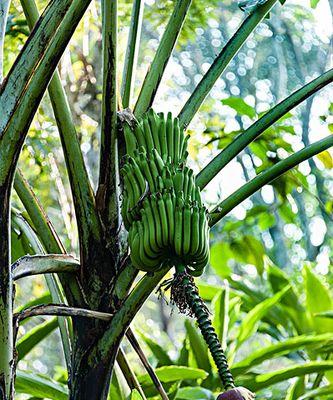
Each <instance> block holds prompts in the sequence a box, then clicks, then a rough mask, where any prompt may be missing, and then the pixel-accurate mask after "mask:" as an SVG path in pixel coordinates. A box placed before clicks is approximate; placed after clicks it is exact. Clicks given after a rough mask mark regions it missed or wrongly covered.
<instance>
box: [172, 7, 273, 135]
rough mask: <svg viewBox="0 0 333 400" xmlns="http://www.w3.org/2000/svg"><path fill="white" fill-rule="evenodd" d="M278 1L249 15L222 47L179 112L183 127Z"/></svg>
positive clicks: (190, 119) (180, 123)
mask: <svg viewBox="0 0 333 400" xmlns="http://www.w3.org/2000/svg"><path fill="white" fill-rule="evenodd" d="M276 2H277V0H268V1H266V2H265V3H264V4H263V5H261V6H259V7H258V8H257V9H256V10H255V11H254V12H253V13H252V14H251V15H250V16H248V17H247V18H246V20H245V21H244V22H243V23H242V25H241V26H240V28H239V29H238V30H237V32H236V33H235V34H234V36H233V37H232V38H231V39H230V40H229V41H228V43H227V44H226V46H225V47H224V48H223V49H222V51H221V52H220V54H219V55H218V56H217V57H216V59H215V60H214V62H213V64H212V65H211V67H210V68H209V70H208V71H207V73H206V74H205V75H204V77H203V78H202V79H201V81H200V82H199V84H198V86H197V87H196V88H195V90H194V92H193V93H192V94H191V96H190V98H189V99H188V100H187V102H186V103H185V105H184V107H183V108H182V110H181V112H180V113H179V125H180V126H181V127H182V128H186V127H187V126H188V125H189V123H190V122H191V121H192V119H193V117H194V116H195V114H196V112H197V111H198V110H199V108H200V106H201V105H202V103H203V102H204V100H205V98H206V97H207V95H208V94H209V92H210V91H211V89H212V87H213V86H214V84H215V82H216V81H217V79H218V78H219V77H220V76H221V74H222V73H223V71H224V70H225V69H226V68H227V66H228V65H229V63H230V61H231V60H232V59H233V57H234V56H235V55H236V54H237V52H238V51H239V49H240V48H241V47H242V46H243V44H244V43H245V41H246V39H247V38H248V37H249V35H250V34H251V33H252V32H253V31H254V29H255V28H256V26H257V25H258V24H259V22H260V21H262V19H263V18H264V17H265V15H266V14H267V13H268V12H269V11H270V9H271V8H272V7H273V5H274V4H275V3H276Z"/></svg>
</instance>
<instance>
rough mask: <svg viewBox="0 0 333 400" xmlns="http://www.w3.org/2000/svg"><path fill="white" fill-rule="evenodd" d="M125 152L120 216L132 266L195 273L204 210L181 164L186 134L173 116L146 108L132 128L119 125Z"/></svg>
mask: <svg viewBox="0 0 333 400" xmlns="http://www.w3.org/2000/svg"><path fill="white" fill-rule="evenodd" d="M123 131H124V138H125V142H126V152H127V154H126V156H125V157H124V160H123V165H122V167H121V174H122V178H123V186H124V191H123V202H122V217H123V221H124V224H125V228H126V229H127V230H128V232H129V236H128V240H129V245H130V249H131V260H132V262H133V265H134V266H135V267H136V268H138V269H140V270H142V271H148V272H153V271H156V270H158V269H159V268H160V267H161V266H162V265H163V264H164V263H169V264H171V265H174V264H177V263H178V262H182V263H184V264H185V265H187V269H188V272H189V273H190V274H192V275H194V276H198V275H200V274H201V273H202V272H203V270H204V268H205V266H206V265H207V263H208V260H209V226H208V218H207V210H206V208H205V207H204V206H203V205H202V202H201V195H200V190H199V188H198V187H197V185H196V183H195V177H194V175H193V171H192V170H191V169H190V168H188V167H187V166H186V159H187V156H188V152H187V141H188V138H189V136H188V135H187V136H186V137H185V136H184V132H183V131H182V130H180V128H179V121H178V118H173V117H172V114H171V113H168V114H167V116H166V118H165V117H164V114H163V113H159V114H156V113H155V112H154V111H153V110H149V111H148V112H147V113H146V114H145V115H143V117H142V118H141V119H140V120H139V121H137V122H136V124H135V126H134V127H130V126H129V125H128V124H127V123H125V124H124V126H123Z"/></svg>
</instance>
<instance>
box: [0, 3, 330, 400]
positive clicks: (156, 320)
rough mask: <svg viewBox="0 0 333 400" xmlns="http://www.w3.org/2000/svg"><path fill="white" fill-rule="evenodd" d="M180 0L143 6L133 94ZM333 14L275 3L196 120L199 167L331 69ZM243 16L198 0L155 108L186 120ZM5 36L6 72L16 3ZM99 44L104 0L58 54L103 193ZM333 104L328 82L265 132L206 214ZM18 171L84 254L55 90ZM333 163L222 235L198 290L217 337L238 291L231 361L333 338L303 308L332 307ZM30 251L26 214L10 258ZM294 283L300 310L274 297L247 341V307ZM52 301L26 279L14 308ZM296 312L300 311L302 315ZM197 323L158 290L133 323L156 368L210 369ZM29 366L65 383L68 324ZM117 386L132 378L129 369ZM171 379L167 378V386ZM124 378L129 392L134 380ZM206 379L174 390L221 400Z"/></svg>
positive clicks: (326, 8)
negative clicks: (199, 348) (302, 337)
mask: <svg viewBox="0 0 333 400" xmlns="http://www.w3.org/2000/svg"><path fill="white" fill-rule="evenodd" d="M37 3H38V5H39V9H40V10H42V9H43V7H45V5H46V3H47V2H46V1H44V0H42V1H38V2H37ZM131 5H132V4H131V1H124V0H120V1H119V6H120V12H119V52H120V60H121V62H120V64H119V84H121V71H122V61H123V58H124V53H125V50H126V42H127V35H128V26H129V21H130V13H131ZM172 5H173V1H168V0H163V1H162V0H146V1H145V9H144V24H143V30H142V38H141V46H140V51H139V61H138V70H137V75H136V85H135V93H134V96H133V99H134V101H135V99H136V97H137V95H138V92H139V90H140V86H141V83H142V81H143V78H144V76H145V73H146V71H147V68H148V66H149V64H150V62H151V61H152V59H153V56H154V54H155V51H156V49H157V46H158V43H159V39H160V37H161V35H162V34H163V31H164V27H165V24H166V23H167V21H168V17H169V15H170V13H171V10H172ZM332 12H333V1H332V0H320V1H319V2H318V0H317V1H315V0H311V1H310V0H306V1H305V0H302V1H301V0H288V1H286V3H285V4H284V6H283V7H282V6H281V5H280V4H278V5H277V6H275V7H274V9H273V11H272V12H271V14H270V18H268V19H265V20H264V22H262V23H261V24H260V25H259V27H258V28H257V29H256V30H255V32H254V34H253V35H251V37H250V38H249V39H248V41H247V42H246V44H245V45H244V46H243V48H242V49H241V50H240V52H239V53H238V55H237V56H236V57H235V59H234V60H233V61H232V62H231V63H230V66H229V67H228V68H227V70H226V72H225V73H224V74H223V76H222V77H221V78H220V79H219V80H218V81H217V83H216V85H215V86H214V89H213V90H212V92H211V94H210V96H209V97H208V98H207V99H206V101H205V103H204V105H203V106H202V107H201V109H200V112H199V113H198V114H197V116H196V118H195V119H194V120H193V122H192V123H191V125H190V127H189V133H190V134H191V139H190V142H189V152H190V163H191V167H192V168H193V169H194V170H195V171H196V172H198V171H199V170H200V169H201V168H202V167H203V166H204V165H205V164H206V163H207V162H208V160H210V159H211V158H212V157H213V156H214V155H216V154H217V153H218V152H219V151H220V150H221V149H223V148H224V147H225V146H226V145H227V144H229V143H230V142H231V141H232V140H233V138H234V137H235V136H237V135H238V134H239V133H240V132H242V131H243V130H244V129H246V128H247V127H248V126H249V125H251V123H253V122H254V121H255V120H256V119H257V118H258V117H260V115H262V113H264V112H265V111H267V110H268V109H269V108H271V107H272V106H273V105H275V104H277V103H278V102H279V101H281V100H282V99H284V98H285V97H286V96H288V94H290V93H291V92H293V91H295V90H297V89H298V88H300V87H301V86H302V85H304V84H305V83H307V82H308V81H310V80H311V79H313V78H315V77H317V76H318V75H320V74H321V73H323V72H324V71H325V70H327V69H329V68H330V67H331V64H332V33H333V32H332V26H333V19H332ZM243 18H244V12H243V11H241V10H240V9H239V7H238V5H237V1H231V0H224V1H221V0H211V1H209V2H206V1H199V0H193V3H192V6H191V9H190V13H189V16H188V18H187V20H186V22H185V25H184V27H183V30H182V32H181V35H180V39H179V41H178V44H177V47H176V49H175V51H174V53H173V57H172V59H171V61H170V62H169V64H168V66H167V70H166V74H165V76H164V78H163V81H162V84H161V85H160V88H159V90H158V92H157V96H156V101H155V104H154V109H155V111H164V112H167V111H172V112H173V113H174V115H177V113H178V112H179V111H180V109H181V107H182V105H183V104H184V103H185V101H186V99H187V98H188V97H189V95H190V93H191V92H192V91H193V90H194V88H195V86H196V84H197V83H198V82H199V81H200V79H201V78H202V76H203V74H204V73H205V72H206V71H207V69H208V68H209V66H210V65H211V63H212V62H213V60H214V57H215V56H216V55H217V54H218V53H219V52H220V50H221V49H222V48H223V46H224V45H225V43H226V42H227V40H228V39H229V38H230V37H231V36H232V35H233V33H234V32H235V30H236V29H237V27H238V26H239V25H240V23H241V21H242V19H243ZM6 34H7V35H6V42H5V73H6V71H8V69H9V68H10V66H11V64H12V63H13V61H14V59H15V57H16V56H17V54H18V52H19V50H20V49H21V48H22V46H23V44H24V42H25V40H26V38H27V35H28V27H27V25H26V23H25V19H24V14H23V12H22V9H21V7H20V4H19V1H17V0H13V1H12V4H11V9H10V17H9V21H8V27H7V32H6ZM101 46H102V43H101V11H100V2H99V1H96V0H93V1H92V4H91V6H90V7H89V10H88V11H87V13H86V14H85V16H84V19H83V20H82V22H81V23H80V25H79V28H78V29H77V31H76V33H75V35H74V37H73V39H72V41H71V43H70V45H69V47H68V49H67V51H66V53H65V55H64V57H63V58H62V60H61V63H60V65H59V71H60V74H61V78H62V80H63V85H64V87H65V89H66V92H67V95H68V99H69V102H70V105H71V110H72V112H73V116H74V120H75V123H76V125H77V131H78V134H79V135H80V141H81V149H82V151H83V154H84V157H85V161H86V164H87V167H88V171H89V174H90V177H91V180H92V182H93V184H94V187H95V186H96V182H97V173H98V151H99V136H100V100H101V79H102V74H101V67H102V66H101ZM133 105H134V104H133ZM332 111H333V91H332V88H331V87H328V88H325V89H323V90H321V91H320V93H319V94H317V95H315V96H314V97H311V98H309V99H308V100H307V101H306V102H305V103H303V104H302V105H300V106H298V107H297V108H296V109H294V110H293V111H292V112H291V113H289V114H288V115H287V116H285V117H284V118H283V119H282V120H280V121H279V122H278V123H276V124H275V125H274V126H273V127H271V128H270V129H268V130H267V131H266V132H265V133H264V134H263V135H261V137H260V138H259V139H257V140H256V141H255V142H253V143H252V144H251V145H250V146H249V147H248V148H247V149H246V150H245V151H244V152H242V153H241V154H240V155H239V156H238V157H237V159H235V160H234V161H233V162H231V163H230V164H229V165H228V166H227V167H226V168H225V170H224V171H223V172H222V173H220V174H219V175H218V176H217V177H216V178H215V179H214V180H213V181H212V182H211V183H210V184H209V185H208V186H207V188H206V189H205V191H204V198H205V200H206V203H207V204H208V205H209V208H211V207H213V206H214V205H216V204H217V202H219V201H220V200H222V199H224V198H226V197H227V196H228V195H230V194H231V193H232V192H234V191H235V190H236V189H237V188H239V187H240V186H241V185H242V184H244V183H245V182H246V181H248V180H250V179H252V178H253V177H254V176H255V175H256V174H257V173H259V172H260V171H262V170H264V169H265V168H267V167H269V166H271V165H273V164H274V163H276V162H278V161H279V160H280V159H281V158H285V157H286V156H287V155H288V154H290V153H292V152H294V151H297V150H299V149H300V148H302V147H303V146H304V145H307V144H309V143H311V142H313V141H316V140H319V139H321V138H322V137H324V136H327V135H328V134H332V133H333V117H332V114H333V113H332ZM19 166H20V168H21V170H22V172H23V174H24V176H25V178H26V179H28V181H29V183H30V184H31V186H32V187H33V188H34V190H35V192H36V194H37V196H38V198H39V199H40V202H41V203H42V205H43V206H44V208H45V209H46V211H47V213H48V215H49V217H50V219H51V221H52V223H53V224H54V226H55V227H56V230H57V232H58V233H59V235H60V237H61V239H62V240H63V242H64V244H65V246H66V248H67V251H68V252H69V253H71V254H73V255H75V256H78V238H77V229H76V222H75V215H74V209H73V203H72V199H71V194H70V188H69V183H68V178H67V175H66V170H65V163H64V157H63V153H62V150H61V145H60V140H59V136H58V132H57V127H56V124H55V121H54V118H53V114H52V109H51V106H50V102H49V99H48V97H47V96H45V98H44V100H43V103H42V105H41V107H40V108H39V111H38V114H37V115H36V117H35V119H34V121H33V123H32V126H31V129H30V132H29V135H28V138H27V140H26V144H25V146H24V149H23V152H22V154H21V158H20V165H19ZM332 171H333V158H332V153H330V152H329V151H325V152H324V153H321V154H320V155H318V156H317V157H315V158H314V159H311V160H309V161H308V162H304V163H303V164H301V165H300V166H299V168H297V169H295V170H293V171H291V172H289V173H287V174H286V175H284V176H283V177H281V178H279V179H277V180H275V181H274V182H273V183H272V185H268V186H266V187H264V188H263V189H262V190H261V191H260V192H257V193H256V194H255V195H253V196H252V197H251V198H250V199H248V200H247V201H245V202H244V203H243V204H241V205H240V206H238V207H237V208H236V209H235V210H234V211H233V212H231V213H230V214H229V215H228V216H227V217H225V218H224V219H223V221H221V222H220V223H219V224H218V225H217V226H216V227H214V229H212V231H211V261H210V265H209V267H208V268H207V269H206V271H205V273H204V275H203V276H202V277H200V278H199V279H198V280H197V284H198V286H199V289H200V293H201V295H202V296H203V297H204V299H205V300H206V301H207V302H208V305H209V307H210V309H211V310H212V318H213V320H214V324H215V326H216V327H217V329H218V330H219V332H221V330H223V329H222V328H221V326H220V325H221V322H220V319H219V312H220V308H221V307H222V306H221V304H222V302H221V301H222V300H223V298H225V293H226V292H227V293H229V316H228V319H229V329H228V331H227V335H226V334H225V332H224V333H223V334H224V337H223V339H224V340H225V341H226V343H225V344H227V345H228V349H229V357H230V359H231V360H234V361H235V362H237V361H239V360H242V359H244V358H245V357H247V356H248V355H249V354H251V353H252V352H253V351H256V350H258V349H259V348H261V347H263V346H264V345H268V344H271V343H274V342H275V341H281V340H283V339H286V338H290V337H294V336H295V335H298V334H301V333H305V332H313V331H315V332H317V333H324V332H333V324H332V320H328V319H326V320H324V319H321V322H322V326H321V327H320V329H319V328H318V326H319V325H320V324H317V323H314V321H315V320H314V319H313V320H311V318H310V317H311V316H308V315H306V314H308V313H309V312H310V313H312V314H313V315H315V313H316V312H320V311H326V310H329V309H333V300H332V296H331V295H332V291H330V290H329V285H332V283H333V270H332V258H333V247H332V242H333V236H332V229H333V223H332V220H333V213H332V210H333V200H332V199H333V197H332V195H333V179H332V178H333V175H332ZM13 201H14V203H13V205H14V207H15V210H17V213H18V214H17V216H16V218H19V212H22V211H23V210H24V209H23V206H22V205H21V204H20V202H19V201H18V199H17V197H16V195H14V199H13ZM27 246H28V245H27V243H26V240H25V238H24V233H23V232H22V229H21V228H20V224H19V223H17V220H16V219H15V220H13V250H12V253H13V254H12V257H13V261H14V260H15V259H17V258H18V257H20V256H21V255H22V254H26V253H29V247H27ZM284 279H285V280H286V282H287V280H289V282H290V283H291V284H292V285H293V293H294V295H295V296H296V299H297V300H295V299H294V300H292V299H289V300H290V301H289V304H284V303H286V302H287V301H285V302H284V303H283V302H281V304H280V303H279V302H277V303H276V304H275V305H274V307H273V308H271V309H269V310H267V314H265V316H264V315H263V316H262V318H259V317H258V318H257V320H256V321H255V326H254V327H252V328H251V329H252V330H248V331H247V333H248V335H247V336H246V337H245V339H244V338H243V339H242V340H240V338H239V330H240V327H241V326H242V321H243V320H244V318H245V315H246V314H247V313H248V312H249V311H250V310H251V309H253V308H254V307H255V306H256V305H258V304H259V303H260V302H262V301H264V300H265V299H267V298H271V297H272V296H273V295H274V293H276V292H277V291H278V290H279V289H281V287H280V286H279V285H280V283H281V282H284ZM277 282H278V283H277ZM318 287H319V289H318ZM318 290H319V291H318ZM321 290H322V291H321ZM323 293H324V294H323ZM47 296H48V293H47V287H46V285H45V281H44V279H43V278H42V277H36V278H33V279H30V278H29V279H25V280H21V281H20V282H19V283H18V284H17V285H16V306H17V307H20V306H22V305H24V304H26V303H29V302H31V301H33V300H34V299H36V298H40V297H42V298H43V299H44V300H46V301H47V299H48V297H47ZM323 296H324V297H325V296H326V297H325V299H326V300H327V302H326V303H325V306H324V309H320V310H318V309H316V304H317V307H319V306H318V304H319V303H320V302H321V300H322V299H323ZM284 299H285V297H284ZM326 300H325V301H326ZM293 301H294V303H293ZM296 302H297V305H295V304H296ZM283 307H285V308H283ZM293 307H294V311H295V310H296V311H297V312H296V314H297V316H296V315H295V313H294V314H293V312H292V308H293ZM298 307H299V308H298ZM305 307H306V308H307V312H306V311H305ZM320 307H321V306H320ZM321 308H322V307H321ZM313 315H312V316H313ZM282 317H283V318H282ZM297 318H298V320H296V319H297ZM305 319H306V323H305V322H304V320H305ZM44 321H49V319H48V318H35V319H34V320H33V321H31V320H29V321H28V322H27V323H26V324H25V325H22V326H21V328H20V337H24V334H25V333H26V332H27V331H28V330H29V329H30V328H31V327H32V326H35V325H38V324H41V323H44ZM317 325H318V326H317ZM314 326H316V327H315V328H314ZM193 327H194V324H193V322H192V321H191V320H190V319H188V318H186V317H184V316H180V315H179V314H178V311H177V310H176V309H173V307H172V306H170V304H168V293H166V294H165V295H162V296H159V295H157V294H156V295H152V296H151V298H150V299H149V301H148V302H147V303H146V305H145V306H144V308H143V310H142V312H141V313H140V314H139V316H138V317H137V318H136V320H135V321H134V322H133V328H134V329H135V331H136V332H137V333H138V337H139V338H140V343H141V344H142V347H143V349H144V350H145V353H146V354H147V356H148V358H149V360H150V362H151V363H152V364H153V365H154V366H163V365H169V364H170V365H171V364H178V365H189V366H194V367H195V366H197V367H200V368H203V369H206V370H207V368H208V369H209V359H208V356H207V354H205V356H204V358H203V359H200V354H199V355H198V354H196V351H194V350H193V349H194V347H195V343H196V340H199V339H198V338H197V337H196V336H195V334H194V333H193V331H194V330H193ZM316 329H319V330H320V332H318V331H316ZM221 336H223V335H222V333H221ZM226 336H227V337H226ZM200 343H201V342H200ZM200 345H202V343H201V344H200ZM124 348H125V349H126V350H127V354H128V357H129V360H130V361H131V364H132V367H133V369H134V370H135V371H136V372H137V373H138V374H139V375H140V374H143V373H144V370H143V369H142V366H141V364H140V362H139V361H138V359H137V357H136V355H135V354H134V353H133V352H132V350H131V348H130V347H129V345H128V343H127V342H126V341H125V342H124ZM327 354H330V352H328V353H327ZM297 357H301V360H304V359H306V357H310V359H311V355H310V356H309V355H304V354H301V355H300V354H295V355H291V356H290V355H289V354H287V357H279V358H276V359H274V360H270V361H267V362H266V363H265V364H264V366H263V365H259V366H257V367H256V368H257V369H256V370H255V371H257V372H262V371H265V372H268V371H270V370H274V369H277V368H282V367H288V365H291V363H292V362H295V360H296V361H297V360H298V358H297ZM304 357H305V358H304ZM329 357H330V356H328V358H329ZM207 359H208V361H207ZM205 363H206V364H205ZM205 365H206V366H207V368H205ZM19 368H20V369H21V370H34V371H36V372H39V373H42V374H46V375H48V376H50V377H53V378H55V379H57V380H60V381H65V380H66V373H65V369H64V360H63V355H62V351H61V346H60V339H59V333H58V331H57V330H53V331H52V332H51V333H50V335H49V336H48V337H47V339H46V340H44V341H43V342H42V343H40V344H38V345H37V346H36V347H34V349H33V350H32V351H31V352H30V353H29V354H27V356H26V357H24V358H23V359H22V360H21V361H20V362H19ZM207 371H208V370H207ZM117 376H118V375H117ZM119 380H120V381H122V378H121V374H119ZM294 383H295V380H285V381H284V382H282V383H278V384H276V385H273V386H271V387H269V388H267V389H264V390H262V391H261V392H260V393H259V395H258V398H259V399H268V398H271V399H276V400H278V399H285V398H286V396H287V393H288V390H290V387H291V385H292V384H294ZM172 384H173V383H172V382H169V383H168V385H170V387H171V386H172ZM199 384H200V381H199ZM305 384H307V382H305ZM123 386H124V390H125V394H126V384H124V385H123ZM189 386H194V384H191V385H189ZM200 386H202V387H203V388H204V389H203V391H202V393H203V394H202V395H201V396H202V397H186V396H193V393H192V394H190V395H189V394H188V393H190V392H188V393H187V394H186V393H185V392H186V391H184V394H183V395H182V396H183V397H178V395H177V397H176V398H177V399H189V398H197V399H210V398H214V397H210V396H211V392H210V391H211V389H212V387H213V390H212V392H214V391H215V390H216V388H217V387H218V384H217V383H214V382H208V383H207V382H206V383H205V384H203V385H200ZM198 393H199V392H198ZM18 396H19V395H18ZM198 396H199V395H198ZM204 396H206V397H204ZM19 398H22V399H23V398H25V397H24V396H23V397H18V399H19ZM157 398H158V397H157Z"/></svg>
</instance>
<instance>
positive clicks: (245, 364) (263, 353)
mask: <svg viewBox="0 0 333 400" xmlns="http://www.w3.org/2000/svg"><path fill="white" fill-rule="evenodd" d="M332 341H333V338H332V335H331V334H329V333H326V334H323V335H311V336H296V337H294V338H291V339H287V340H284V341H283V342H279V343H276V344H272V345H270V346H267V347H264V348H263V349H259V350H257V351H255V352H253V353H251V355H250V356H248V357H246V358H245V359H243V360H242V361H240V362H238V363H236V364H234V365H233V366H232V368H231V370H232V372H233V374H234V375H240V374H244V373H245V372H246V371H247V370H249V369H250V368H252V367H254V366H256V365H259V364H261V363H263V362H264V361H268V360H272V359H273V358H275V357H281V356H283V355H285V354H287V355H289V354H290V353H292V352H293V351H296V350H299V349H300V350H302V349H304V347H310V346H312V347H313V346H323V345H324V344H325V343H327V342H332Z"/></svg>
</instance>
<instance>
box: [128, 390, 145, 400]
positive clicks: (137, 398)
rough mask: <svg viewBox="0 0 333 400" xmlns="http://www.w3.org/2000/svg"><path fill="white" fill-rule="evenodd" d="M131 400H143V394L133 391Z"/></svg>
mask: <svg viewBox="0 0 333 400" xmlns="http://www.w3.org/2000/svg"><path fill="white" fill-rule="evenodd" d="M131 400H143V399H142V396H141V394H140V393H139V392H138V391H137V390H136V389H134V390H132V393H131Z"/></svg>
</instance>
